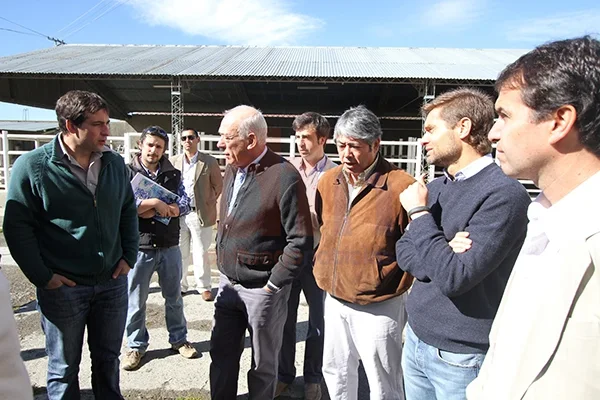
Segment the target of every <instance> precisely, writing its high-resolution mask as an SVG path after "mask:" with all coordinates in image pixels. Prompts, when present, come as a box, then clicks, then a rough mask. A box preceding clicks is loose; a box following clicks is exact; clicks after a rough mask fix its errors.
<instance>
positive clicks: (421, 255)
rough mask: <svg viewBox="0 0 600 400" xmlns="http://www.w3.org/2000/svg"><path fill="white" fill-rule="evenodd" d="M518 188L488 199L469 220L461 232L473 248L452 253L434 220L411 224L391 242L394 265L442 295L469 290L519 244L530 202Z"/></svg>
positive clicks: (502, 190) (426, 218) (422, 219)
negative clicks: (429, 285)
mask: <svg viewBox="0 0 600 400" xmlns="http://www.w3.org/2000/svg"><path fill="white" fill-rule="evenodd" d="M520 189H523V188H522V187H521V188H519V187H518V186H516V185H510V186H505V187H502V188H498V190H493V191H491V192H490V193H489V194H488V195H487V198H485V199H484V200H483V202H482V203H481V205H480V206H479V208H478V209H477V210H476V211H475V212H474V214H473V215H472V216H470V218H468V223H467V226H466V228H465V229H464V230H465V231H467V232H469V235H470V236H469V237H470V239H471V240H472V241H473V244H472V247H471V249H469V250H468V251H466V252H464V253H461V254H457V253H454V251H453V250H452V248H451V247H450V245H449V244H448V239H446V236H445V234H444V232H443V230H442V228H441V227H439V226H438V224H437V223H436V221H435V219H434V217H433V215H431V214H427V215H423V216H421V217H419V218H418V219H416V220H414V221H412V222H411V224H410V229H409V230H408V232H407V233H405V235H404V236H403V237H402V238H401V239H400V240H399V241H398V242H397V243H396V257H397V260H398V265H399V266H400V268H401V269H403V270H404V271H407V272H409V273H410V274H412V275H413V276H414V277H415V278H416V279H418V280H420V281H424V282H427V281H431V282H433V283H434V284H435V285H436V286H437V287H438V288H439V290H440V291H441V292H442V293H443V294H444V295H445V296H448V297H455V296H459V295H461V294H463V293H465V292H467V291H469V290H471V289H472V288H473V287H475V286H476V285H477V284H479V283H480V282H481V281H482V280H483V279H485V278H486V276H488V275H489V274H490V273H491V272H492V271H494V270H495V269H496V268H498V266H500V265H501V264H502V263H503V261H504V260H505V259H506V257H507V254H508V253H509V252H511V251H514V249H515V247H516V246H520V245H522V242H523V240H524V235H525V231H526V227H527V218H526V212H527V205H528V203H529V199H528V198H527V195H526V193H525V191H524V189H523V190H520ZM446 212H448V211H446ZM455 212H456V213H457V214H458V213H460V210H456V211H455ZM451 239H452V238H450V240H451ZM519 242H520V243H519Z"/></svg>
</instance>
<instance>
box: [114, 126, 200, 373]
mask: <svg viewBox="0 0 600 400" xmlns="http://www.w3.org/2000/svg"><path fill="white" fill-rule="evenodd" d="M168 143H169V138H168V136H167V134H166V133H165V131H164V130H163V129H162V128H160V127H158V126H150V127H148V128H146V129H144V130H143V131H142V135H141V137H140V141H139V147H140V150H141V152H140V154H138V155H137V156H136V157H134V158H133V160H132V161H131V163H130V164H129V169H130V171H131V178H133V176H134V175H135V174H137V173H140V174H142V175H144V176H146V177H147V178H150V179H152V180H153V181H154V182H156V183H158V184H159V185H161V186H162V187H164V188H165V189H167V190H170V191H171V192H173V193H175V194H177V195H178V196H179V199H178V200H177V201H176V202H175V203H172V204H167V203H165V202H163V201H161V200H160V199H157V198H150V199H138V198H136V205H137V211H138V216H139V226H140V247H139V251H138V255H137V260H136V263H135V267H134V268H133V270H132V271H131V273H130V274H129V278H128V284H129V286H128V288H129V307H128V310H127V326H126V329H125V332H126V335H127V346H128V347H129V350H128V351H127V353H126V354H125V357H124V358H123V361H122V365H123V369H125V370H128V371H131V370H134V369H137V368H138V367H139V365H140V362H141V360H142V357H143V356H144V354H145V353H146V349H147V348H148V340H149V334H148V330H147V329H146V300H147V299H148V291H149V288H150V279H151V277H152V274H153V273H154V272H155V271H156V272H157V273H158V277H159V281H160V288H161V291H162V295H163V297H164V298H165V319H166V322H167V329H168V331H169V343H170V344H171V348H172V349H173V350H174V351H178V352H179V353H180V354H181V355H182V356H183V357H186V358H194V357H197V356H198V352H197V351H196V349H195V348H194V347H192V345H191V344H190V343H189V342H188V341H187V326H186V321H185V316H184V315H183V299H182V297H181V252H180V251H179V217H182V216H184V215H186V214H188V213H189V212H190V209H191V208H190V199H189V197H188V196H187V195H186V193H185V189H184V186H183V181H182V179H181V172H180V171H178V170H177V169H175V168H174V167H173V165H172V164H171V163H170V162H169V160H168V159H167V158H166V157H164V151H165V148H166V147H167V144H168ZM156 216H160V217H169V218H170V220H169V221H168V223H167V224H165V223H164V220H162V221H161V220H157V219H156V218H154V217H156Z"/></svg>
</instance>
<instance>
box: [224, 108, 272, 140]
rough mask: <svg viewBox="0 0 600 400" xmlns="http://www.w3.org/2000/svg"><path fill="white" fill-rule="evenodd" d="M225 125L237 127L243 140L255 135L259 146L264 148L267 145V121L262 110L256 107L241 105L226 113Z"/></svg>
mask: <svg viewBox="0 0 600 400" xmlns="http://www.w3.org/2000/svg"><path fill="white" fill-rule="evenodd" d="M223 123H228V124H230V125H231V126H232V127H235V128H236V130H237V133H238V135H240V137H241V138H242V139H247V138H248V135H249V134H250V133H254V135H255V136H256V139H257V141H258V144H259V145H261V146H263V148H264V146H265V145H266V144H267V121H265V117H263V115H262V113H261V112H260V110H257V109H256V108H254V107H250V106H246V105H240V106H237V107H234V108H232V109H231V110H227V111H225V117H224V118H223V122H222V124H223ZM261 151H262V150H261Z"/></svg>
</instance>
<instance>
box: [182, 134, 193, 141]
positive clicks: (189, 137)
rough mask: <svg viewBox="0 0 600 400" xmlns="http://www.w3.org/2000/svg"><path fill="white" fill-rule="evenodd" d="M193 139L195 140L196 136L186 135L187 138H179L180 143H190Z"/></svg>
mask: <svg viewBox="0 0 600 400" xmlns="http://www.w3.org/2000/svg"><path fill="white" fill-rule="evenodd" d="M194 139H196V136H194V135H188V136H182V137H181V141H182V142H185V141H186V140H189V141H190V142H191V141H192V140H194Z"/></svg>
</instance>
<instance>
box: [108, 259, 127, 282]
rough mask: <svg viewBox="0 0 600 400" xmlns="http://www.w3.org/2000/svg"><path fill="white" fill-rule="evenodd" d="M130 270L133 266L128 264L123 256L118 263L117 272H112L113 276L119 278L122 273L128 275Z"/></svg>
mask: <svg viewBox="0 0 600 400" xmlns="http://www.w3.org/2000/svg"><path fill="white" fill-rule="evenodd" d="M130 270H131V267H130V266H129V264H127V261H125V260H123V259H122V258H121V259H120V260H119V263H118V264H117V268H115V272H113V274H112V278H113V279H117V278H118V277H119V276H120V275H127V274H128V273H129V271H130Z"/></svg>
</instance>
